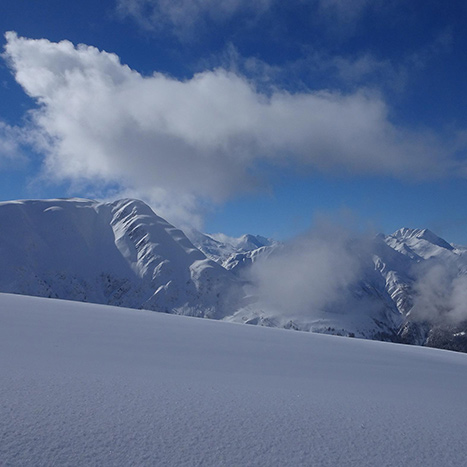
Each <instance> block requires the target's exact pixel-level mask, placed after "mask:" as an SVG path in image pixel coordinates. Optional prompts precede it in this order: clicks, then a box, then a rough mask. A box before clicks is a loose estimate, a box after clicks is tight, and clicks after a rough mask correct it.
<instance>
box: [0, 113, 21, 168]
mask: <svg viewBox="0 0 467 467" xmlns="http://www.w3.org/2000/svg"><path fill="white" fill-rule="evenodd" d="M24 140H25V138H24V135H23V134H22V132H21V130H20V129H19V128H15V127H12V126H10V125H7V124H6V123H4V122H2V121H0V169H2V168H4V167H11V166H17V165H18V164H23V163H24V162H25V161H26V156H25V155H24V152H23V150H22V147H21V145H22V144H24Z"/></svg>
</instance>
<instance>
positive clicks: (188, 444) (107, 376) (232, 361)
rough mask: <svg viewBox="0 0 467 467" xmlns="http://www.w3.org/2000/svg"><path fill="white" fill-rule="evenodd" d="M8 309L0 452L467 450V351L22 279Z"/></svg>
mask: <svg viewBox="0 0 467 467" xmlns="http://www.w3.org/2000/svg"><path fill="white" fill-rule="evenodd" d="M0 320H1V326H0V354H1V356H2V361H1V380H0V390H1V394H2V397H1V403H0V433H1V442H0V464H1V465H6V466H13V465H14V466H35V465H87V466H93V465H96V466H97V465H115V466H128V465H148V466H149V465H166V466H194V465H202V466H213V467H214V466H215V467H218V466H239V467H240V466H266V465H267V466H294V467H295V466H310V465H319V466H330V467H335V466H342V465H345V466H358V467H363V466H372V467H373V466H406V467H413V466H425V467H426V466H436V467H439V466H446V467H447V466H461V465H465V458H466V457H465V456H466V454H465V440H466V439H467V424H466V423H465V420H466V419H467V405H466V404H465V400H466V399H465V398H466V388H467V355H465V354H460V353H454V352H447V351H442V350H437V349H428V348H421V347H414V346H404V345H395V344H392V343H384V342H373V341H365V340H359V339H350V338H344V337H336V336H326V335H318V334H311V333H296V332H288V331H285V330H281V329H266V328H261V327H258V326H239V325H234V324H229V323H224V322H219V321H212V320H199V319H192V318H188V317H183V316H172V315H167V314H162V313H151V312H148V311H136V310H129V309H124V308H117V307H108V306H101V305H94V304H85V303H78V302H67V301H61V300H51V299H44V298H35V297H24V296H18V295H9V294H0Z"/></svg>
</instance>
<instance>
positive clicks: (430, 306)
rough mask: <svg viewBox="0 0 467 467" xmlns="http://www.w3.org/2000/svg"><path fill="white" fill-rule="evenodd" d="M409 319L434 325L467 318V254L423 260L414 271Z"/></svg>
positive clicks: (449, 323) (454, 323) (453, 322)
mask: <svg viewBox="0 0 467 467" xmlns="http://www.w3.org/2000/svg"><path fill="white" fill-rule="evenodd" d="M415 274H416V277H417V280H416V281H415V284H414V292H415V299H414V306H413V308H412V311H411V318H412V319H413V320H416V321H422V322H423V321H427V322H429V323H431V324H435V325H456V324H459V323H461V322H464V321H467V254H464V255H463V256H461V257H460V258H457V261H453V260H450V259H449V258H445V259H444V260H438V259H433V260H430V261H427V262H426V263H423V264H422V265H420V266H419V267H418V268H416V270H415Z"/></svg>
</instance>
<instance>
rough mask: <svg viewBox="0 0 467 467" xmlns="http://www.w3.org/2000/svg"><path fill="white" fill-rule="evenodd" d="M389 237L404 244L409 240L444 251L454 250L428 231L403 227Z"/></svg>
mask: <svg viewBox="0 0 467 467" xmlns="http://www.w3.org/2000/svg"><path fill="white" fill-rule="evenodd" d="M390 237H392V238H395V239H397V240H399V241H401V242H404V243H405V242H407V241H409V240H416V239H419V240H425V241H427V242H429V243H431V244H432V245H436V246H439V247H441V248H445V249H446V250H453V249H454V248H453V247H452V245H450V244H449V243H448V242H447V241H446V240H444V239H442V238H441V237H439V236H438V235H436V234H435V233H433V232H432V231H431V230H429V229H409V228H408V227H403V228H402V229H399V230H396V231H395V232H394V233H393V234H392V235H390Z"/></svg>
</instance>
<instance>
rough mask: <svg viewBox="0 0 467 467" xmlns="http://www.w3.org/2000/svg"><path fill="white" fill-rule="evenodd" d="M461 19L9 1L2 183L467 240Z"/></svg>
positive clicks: (387, 11)
mask: <svg viewBox="0 0 467 467" xmlns="http://www.w3.org/2000/svg"><path fill="white" fill-rule="evenodd" d="M466 19H467V5H466V3H465V2H464V1H461V0H454V1H451V2H440V1H433V0H431V1H430V0H429V1H426V0H425V1H421V0H413V1H411V2H406V1H402V0H392V1H389V2H388V1H383V0H355V1H353V2H347V1H343V0H309V1H306V0H291V1H289V2H282V1H279V0H258V1H256V2H252V1H246V0H223V1H219V0H204V1H200V0H198V1H195V0H172V1H169V0H112V1H110V0H109V1H102V2H91V1H87V0H85V1H81V2H69V3H67V4H66V6H64V3H63V2H60V1H43V2H37V1H32V0H25V1H9V0H7V1H4V2H2V6H1V7H0V25H1V31H2V33H3V34H4V33H6V32H7V31H15V32H16V35H15V34H9V35H8V36H7V37H6V38H4V39H3V47H5V48H4V54H3V60H2V61H1V63H0V104H1V105H0V199H1V200H8V199H16V198H44V197H64V196H84V197H98V198H102V199H112V198H116V197H120V196H135V197H139V198H142V199H144V200H146V201H148V202H149V203H150V204H151V205H152V206H153V207H154V209H155V210H156V211H157V212H158V213H160V214H161V215H164V216H165V217H167V218H168V219H169V220H171V221H172V222H174V223H177V224H183V223H195V224H196V225H198V226H200V227H202V228H203V229H204V230H206V231H211V232H216V231H222V232H224V233H226V234H229V235H240V234H242V233H244V232H250V233H257V234H262V235H267V236H275V237H277V238H287V237H290V236H293V235H295V234H297V233H299V232H301V231H303V230H306V229H307V228H308V227H309V226H310V225H311V224H312V223H313V222H314V221H315V220H316V219H317V218H319V217H322V216H327V215H329V216H331V217H335V216H339V215H340V213H346V214H345V216H347V215H348V213H351V216H352V217H353V218H354V219H355V223H356V224H357V225H359V226H360V227H361V228H371V229H373V230H380V231H384V232H386V233H390V232H391V231H393V230H395V229H397V228H399V227H402V226H408V227H428V228H431V229H432V230H434V231H435V232H437V233H438V234H440V235H442V236H444V237H445V238H446V239H447V240H448V241H453V242H457V243H463V244H467V213H466V208H465V200H466V199H467V180H466V178H467V157H466V156H467V152H466V147H467V114H466V112H465V103H466V102H467V80H466V79H465V77H466V76H467V57H466V52H465V51H466V50H467V31H466V28H465V22H466ZM39 39H42V40H40V41H39ZM64 40H66V41H69V42H60V41H64ZM78 44H84V45H82V46H79V45H78ZM103 51H105V52H103ZM110 54H114V55H110Z"/></svg>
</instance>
